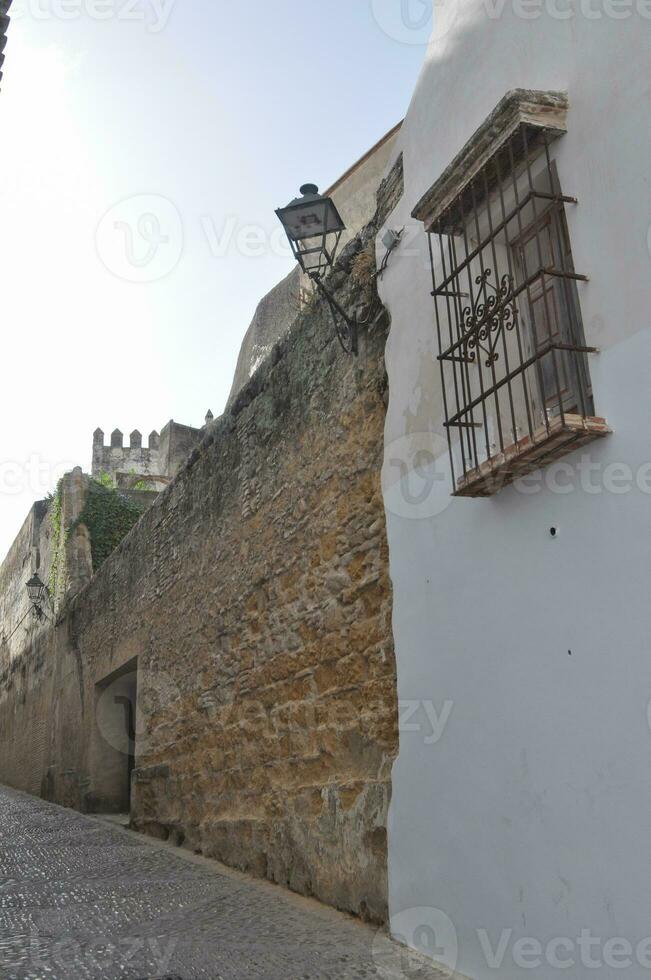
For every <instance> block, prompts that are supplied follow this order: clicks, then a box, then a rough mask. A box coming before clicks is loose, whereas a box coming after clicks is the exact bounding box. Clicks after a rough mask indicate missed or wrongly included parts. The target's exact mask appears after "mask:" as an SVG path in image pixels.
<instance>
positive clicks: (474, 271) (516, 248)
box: [414, 91, 610, 496]
mask: <svg viewBox="0 0 651 980" xmlns="http://www.w3.org/2000/svg"><path fill="white" fill-rule="evenodd" d="M566 108H567V104H566V101H564V99H563V97H562V96H558V95H553V94H548V93H531V92H526V93H523V92H519V91H518V92H515V93H511V95H509V96H507V98H506V99H505V100H503V102H502V103H500V106H498V108H497V110H496V111H495V113H493V115H492V116H491V117H490V119H489V120H488V121H487V123H486V124H485V126H484V127H482V128H481V129H480V130H479V131H478V133H476V134H475V136H474V137H473V139H472V140H471V141H470V143H469V144H468V146H467V147H466V148H465V149H464V151H462V153H461V154H459V156H458V157H457V159H456V160H455V161H454V163H453V164H452V165H451V167H450V168H448V170H447V171H446V172H445V173H444V174H443V176H442V178H441V179H440V181H438V182H437V184H436V185H434V188H432V190H431V191H430V192H428V194H427V195H426V196H425V198H424V199H423V201H422V202H421V203H420V204H419V205H418V207H417V208H416V210H415V211H414V216H416V217H419V218H421V219H422V220H425V224H426V229H427V231H428V233H429V242H430V256H431V262H432V276H433V293H432V295H433V297H434V305H435V323H436V332H437V337H438V343H439V362H440V365H441V381H442V387H443V402H444V412H445V426H446V429H447V433H448V442H449V447H450V460H451V464H452V470H453V481H454V486H453V492H454V493H455V494H457V495H460V496H488V495H491V494H493V493H496V492H497V491H498V490H500V489H501V488H502V487H503V486H505V485H506V484H508V483H510V482H512V481H513V480H514V479H516V478H517V477H518V476H521V475H524V474H525V473H528V472H531V471H532V470H534V469H537V468H538V467H539V466H541V465H543V464H544V463H545V462H549V461H551V460H552V459H557V458H558V457H559V456H561V455H564V454H565V453H567V452H570V451H571V450H572V449H575V448H577V446H579V445H582V444H584V443H586V442H588V441H590V440H591V439H593V438H598V437H601V436H604V435H606V434H607V433H608V432H609V431H610V430H609V429H608V426H607V425H606V423H605V421H604V419H602V418H599V417H596V416H595V414H594V405H593V398H592V389H591V385H590V374H589V368H588V357H589V355H590V354H593V353H595V352H596V351H595V349H594V348H591V347H588V346H587V345H586V341H585V339H584V333H583V323H582V320H581V309H580V302H579V287H580V285H581V283H583V282H587V277H586V276H585V275H582V274H580V273H578V272H576V270H575V268H574V262H573V259H572V251H571V246H570V240H569V234H568V227H567V221H566V208H568V207H575V206H576V204H577V201H576V199H575V198H573V197H569V196H567V195H566V194H564V193H563V191H562V190H561V187H560V183H559V180H558V175H557V170H556V166H555V163H554V159H553V153H552V146H553V143H554V140H556V139H557V137H558V136H560V135H561V134H562V133H563V132H564V128H565V113H566Z"/></svg>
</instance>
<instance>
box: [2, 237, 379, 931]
mask: <svg viewBox="0 0 651 980" xmlns="http://www.w3.org/2000/svg"><path fill="white" fill-rule="evenodd" d="M373 235H374V229H373V228H371V229H370V230H369V231H368V233H367V235H366V236H365V237H364V238H363V239H361V240H360V241H358V242H356V243H355V244H354V245H353V246H351V247H349V249H348V250H347V254H346V255H344V256H343V257H342V264H341V266H340V267H339V269H338V270H337V271H336V272H335V273H333V275H332V277H331V284H332V286H333V288H335V289H337V290H338V295H339V299H340V301H341V302H342V304H344V305H345V306H346V307H347V308H352V307H353V306H355V305H359V306H360V307H364V308H365V310H366V318H367V320H368V323H367V324H366V325H365V326H364V327H363V329H362V336H361V345H360V346H361V351H360V356H359V358H357V359H354V358H351V357H349V356H347V355H345V354H344V353H343V352H342V351H341V349H340V348H339V346H338V342H337V340H336V338H335V337H334V333H333V327H332V323H331V320H330V317H329V313H328V312H327V310H326V309H325V308H324V306H323V304H322V303H320V302H318V301H314V303H313V304H312V306H311V308H310V309H309V310H308V311H306V313H305V314H304V315H303V316H302V317H301V318H300V320H299V321H297V323H296V324H295V326H294V328H293V329H292V331H291V332H290V334H289V335H288V336H287V337H285V338H284V339H283V341H282V342H281V343H280V344H278V345H277V346H276V348H275V349H274V352H273V355H272V356H271V357H270V358H269V359H268V361H267V362H266V363H265V364H264V365H263V366H262V368H261V369H260V370H259V371H258V372H257V373H256V375H255V377H254V378H253V379H252V381H251V382H250V383H249V385H248V386H247V387H246V388H245V389H244V390H243V391H242V392H241V393H240V395H239V397H238V399H237V400H236V402H235V404H234V405H233V408H232V410H231V412H229V413H228V414H227V415H225V416H223V417H222V419H220V420H219V421H218V422H215V423H212V425H210V426H209V427H208V430H207V433H206V435H205V437H204V440H203V442H202V444H201V446H200V447H199V448H198V449H197V450H195V452H194V453H193V454H192V456H191V457H190V459H189V461H188V462H187V464H186V466H185V468H184V469H183V470H182V471H181V473H180V474H179V475H178V477H177V479H176V480H175V481H174V482H173V483H172V485H171V486H170V487H169V488H168V489H167V490H166V491H165V492H164V493H162V494H161V495H160V496H159V497H158V499H157V500H156V502H155V504H154V505H153V506H152V507H151V509H150V510H148V511H147V513H146V514H145V515H144V516H143V518H142V519H141V520H140V522H139V523H138V524H137V525H136V527H135V528H134V529H133V530H132V532H131V533H130V534H129V535H128V536H127V538H125V540H124V541H123V542H122V544H121V546H120V547H119V548H118V549H117V550H116V551H115V552H114V553H113V555H112V556H111V557H110V558H109V559H108V561H107V562H106V563H105V564H104V566H103V567H102V568H101V570H100V571H99V573H98V574H97V575H96V576H95V578H94V579H93V581H92V582H91V583H90V585H89V586H88V587H87V588H86V589H85V590H84V591H83V592H81V593H80V594H79V595H78V596H77V597H76V598H75V599H74V600H72V602H71V603H70V604H69V607H68V609H67V612H66V613H65V614H64V615H63V616H62V617H61V618H60V619H59V622H58V624H57V627H56V629H55V630H51V631H50V632H49V634H48V637H46V638H45V639H43V638H41V640H40V641H39V642H37V643H34V645H33V646H32V647H31V648H27V649H26V650H25V651H24V653H23V655H22V657H21V658H19V660H18V661H16V662H14V664H13V665H12V670H11V671H9V672H7V673H6V674H5V676H4V678H0V746H1V748H2V751H1V753H0V780H2V781H5V782H8V783H10V784H12V785H15V786H18V787H21V788H25V789H28V790H31V791H32V792H34V791H39V790H40V791H41V792H42V793H43V795H45V796H47V797H48V798H50V799H54V800H56V801H58V802H62V803H64V804H66V805H70V806H75V807H78V808H80V809H92V810H101V809H111V808H117V807H118V806H119V804H120V798H119V792H121V790H118V788H116V789H115V790H114V791H113V790H112V789H111V784H110V781H109V780H108V777H107V773H108V772H109V770H110V772H112V771H113V768H112V767H114V765H115V761H116V759H115V753H113V755H112V756H111V759H110V763H109V761H107V760H108V755H107V749H106V743H107V741H110V738H109V737H108V734H107V731H106V729H105V728H104V729H103V728H102V725H101V724H100V723H99V722H98V718H99V706H100V702H101V703H108V702H110V701H111V697H112V694H113V692H114V691H117V690H120V691H122V690H123V689H124V685H125V672H128V671H134V670H136V672H137V681H138V712H137V725H136V728H137V736H136V750H135V752H136V771H135V774H134V779H133V787H134V798H133V800H132V819H133V822H134V824H135V826H136V827H137V828H139V829H141V830H142V831H145V832H149V833H153V834H158V835H160V836H164V837H167V836H169V835H171V836H172V838H173V839H174V840H176V841H177V842H179V843H181V842H184V843H185V845H186V846H189V847H191V848H193V849H195V850H198V851H202V852H203V853H204V854H206V855H209V856H214V857H217V858H219V859H221V860H222V861H225V862H227V863H229V864H231V865H236V866H238V867H241V868H244V869H248V870H250V871H253V872H255V873H257V874H260V875H264V876H267V877H268V878H270V879H272V880H274V881H277V882H279V883H282V884H285V885H288V886H289V887H291V888H293V889H296V890H298V891H300V892H303V893H306V894H313V895H315V896H317V897H318V898H320V899H322V900H323V901H326V902H329V903H331V904H333V905H336V906H338V907H340V908H342V909H347V910H350V911H352V912H355V913H358V914H360V915H363V916H365V917H368V918H371V919H374V920H378V921H379V920H383V919H384V917H385V914H386V892H387V885H386V816H387V808H388V802H389V793H390V773H391V766H392V762H393V759H394V757H395V755H396V752H397V705H396V694H395V667H394V655H393V644H392V631H391V623H390V616H391V591H390V583H389V577H388V561H387V542H386V535H385V524H384V511H383V505H382V499H381V491H380V463H381V457H382V442H383V427H384V415H385V403H384V402H385V373H384V345H385V340H386V330H387V323H386V320H385V318H384V316H383V313H382V311H381V309H380V310H379V311H378V308H377V307H376V306H375V305H374V301H373V295H372V293H373V292H374V291H372V290H371V289H370V288H369V274H370V271H371V269H370V264H372V263H373V258H372V256H373ZM367 246H368V247H367ZM362 247H364V251H361V252H360V249H361V248H362ZM136 665H137V668H136ZM112 683H115V684H116V685H121V686H119V687H115V688H113V689H112V687H111V685H112ZM106 692H108V695H107V693H106Z"/></svg>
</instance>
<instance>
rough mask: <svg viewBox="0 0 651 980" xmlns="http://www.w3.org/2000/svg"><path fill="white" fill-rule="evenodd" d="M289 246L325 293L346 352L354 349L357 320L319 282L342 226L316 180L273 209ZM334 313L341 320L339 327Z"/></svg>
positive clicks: (355, 347)
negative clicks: (288, 201) (291, 199)
mask: <svg viewBox="0 0 651 980" xmlns="http://www.w3.org/2000/svg"><path fill="white" fill-rule="evenodd" d="M276 214H277V215H278V218H279V219H280V222H281V224H282V226H283V228H284V229H285V232H286V234H287V238H288V239H289V243H290V245H291V247H292V252H293V253H294V258H295V259H296V261H297V262H298V264H299V265H300V267H301V269H302V270H303V272H305V273H306V275H308V276H309V277H310V279H312V280H313V282H315V283H316V286H317V288H318V289H319V291H320V292H321V293H322V294H323V295H324V296H325V298H326V300H327V302H328V305H329V306H330V312H331V313H332V318H333V320H334V323H335V329H336V331H337V337H338V338H339V342H340V344H341V346H342V347H343V349H344V350H345V351H346V353H347V354H356V353H357V320H356V318H355V317H352V318H351V317H349V316H348V314H347V313H346V312H345V310H343V309H342V308H341V306H340V305H339V303H337V301H336V299H335V298H334V296H333V295H332V294H331V293H330V292H329V290H328V289H326V287H325V286H324V284H323V278H322V277H323V276H324V274H325V273H326V272H327V271H328V269H330V268H332V266H333V265H334V261H335V256H336V254H337V249H338V248H339V242H340V241H341V235H342V233H343V232H344V231H345V230H346V226H345V224H344V222H343V220H342V218H341V215H340V214H339V212H338V210H337V207H336V205H335V203H334V201H333V200H332V198H330V197H323V196H322V195H321V194H319V188H318V187H317V186H316V184H304V185H303V186H302V187H301V197H297V198H295V199H294V200H293V201H291V202H290V203H289V204H288V205H287V207H285V208H279V209H278V210H277V211H276ZM337 315H338V316H339V318H340V319H341V320H343V323H344V326H343V327H342V326H341V324H340V322H339V320H338V319H337Z"/></svg>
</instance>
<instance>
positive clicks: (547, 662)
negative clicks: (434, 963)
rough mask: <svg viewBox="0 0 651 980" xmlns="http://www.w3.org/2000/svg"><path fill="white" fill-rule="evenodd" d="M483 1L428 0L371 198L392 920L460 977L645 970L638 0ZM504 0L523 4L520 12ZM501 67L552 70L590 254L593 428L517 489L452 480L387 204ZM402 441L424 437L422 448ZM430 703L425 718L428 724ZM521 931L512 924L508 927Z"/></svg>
mask: <svg viewBox="0 0 651 980" xmlns="http://www.w3.org/2000/svg"><path fill="white" fill-rule="evenodd" d="M500 7H501V5H500V3H497V0H457V2H455V0H448V2H447V3H445V5H444V6H443V7H441V6H440V4H436V5H435V14H436V15H437V16H438V17H439V20H438V21H437V29H436V30H435V36H434V41H433V43H432V45H431V46H430V49H429V51H428V58H427V62H426V65H425V67H424V70H423V74H422V76H421V79H420V82H419V84H418V87H417V90H416V92H415V95H414V100H413V103H412V106H411V108H410V111H409V113H408V116H407V119H406V122H405V124H404V126H403V129H402V132H401V134H400V136H399V138H398V143H397V146H396V153H398V152H400V150H403V151H404V163H405V187H406V191H405V196H404V198H403V200H402V202H401V204H400V205H399V207H398V208H397V210H396V211H395V212H394V214H393V215H392V216H391V218H390V219H389V221H388V222H387V224H388V225H389V226H391V227H401V226H402V225H404V224H407V225H408V234H407V236H406V240H405V242H404V244H403V245H402V246H401V248H400V249H399V250H398V251H397V252H396V253H395V254H394V255H393V256H392V259H391V262H390V264H389V268H388V270H387V272H386V274H385V276H384V278H383V279H382V281H381V284H380V285H381V292H382V296H383V299H384V301H385V303H386V304H387V306H388V307H389V309H390V312H391V316H392V329H391V336H390V339H389V344H388V349H387V364H388V372H389V379H390V392H391V399H390V406H389V413H388V419H387V427H386V462H385V500H386V507H387V517H388V526H389V539H390V557H391V573H392V577H393V583H394V589H395V610H394V630H395V638H396V650H397V664H398V684H399V695H400V699H401V701H402V702H403V724H402V726H401V727H402V730H401V736H400V737H401V748H400V756H399V759H398V761H397V763H396V765H395V769H394V787H393V802H392V807H391V814H390V828H389V852H390V853H389V861H390V868H389V874H390V902H391V913H392V924H393V929H394V932H396V933H398V934H400V935H401V936H402V937H403V938H404V939H406V941H407V942H408V943H410V944H411V945H414V946H420V947H422V948H424V949H428V948H430V947H432V945H433V944H432V941H431V935H430V941H427V939H426V937H427V935H428V933H427V928H425V929H418V926H419V925H420V926H425V927H427V926H428V924H431V925H432V928H434V926H436V925H438V926H441V923H442V922H443V923H444V924H447V932H446V929H445V928H443V929H442V930H441V929H440V928H439V929H438V931H437V935H436V942H435V943H434V946H435V947H436V948H430V952H431V953H432V954H433V955H435V956H436V957H437V958H438V959H439V960H441V961H443V962H450V963H454V964H455V965H456V967H457V969H458V970H459V971H460V972H461V973H462V974H464V975H467V976H468V977H471V978H473V980H484V978H488V977H496V976H499V977H508V978H520V977H533V978H541V980H542V978H544V980H549V978H553V977H555V976H557V975H563V974H565V975H567V976H571V977H573V978H576V980H587V978H588V977H594V976H595V975H596V976H604V977H609V978H611V977H613V976H618V975H622V976H624V977H631V978H632V977H635V978H638V977H645V976H648V975H651V942H649V943H648V944H647V945H641V946H640V945H639V944H640V943H641V942H642V941H643V940H645V939H647V937H650V936H651V916H649V907H650V902H651V874H650V869H651V832H650V831H651V730H650V725H649V717H648V710H647V709H648V703H649V700H650V699H651V493H650V491H651V479H650V476H651V465H650V463H651V313H650V311H651V256H650V251H649V244H648V236H649V227H650V225H651V180H650V161H651V5H650V4H646V5H645V4H644V3H642V2H640V3H639V4H638V3H635V2H634V0H632V2H631V3H630V4H628V5H627V4H626V2H621V0H620V2H619V4H618V3H609V2H607V0H591V3H590V4H588V3H579V0H576V2H575V3H569V0H565V2H562V0H556V2H555V3H552V2H551V0H549V2H546V0H542V2H541V3H540V4H539V5H538V6H536V4H535V3H529V4H515V5H514V4H513V3H512V2H506V3H505V4H504V5H503V7H502V8H501V14H500V15H499V16H496V17H492V16H489V13H488V12H487V11H495V10H499V9H500ZM523 9H526V10H528V11H529V12H531V13H533V12H535V11H536V10H539V12H540V14H541V15H540V16H539V17H538V18H537V19H524V18H523V17H522V16H519V14H521V13H522V10H523ZM568 10H570V11H573V12H574V14H573V16H572V17H571V18H568V19H559V17H557V16H553V13H554V11H556V12H560V13H564V12H567V11H568ZM627 11H628V14H629V16H627V17H622V19H615V18H614V17H613V16H612V13H613V12H615V13H618V14H619V15H622V14H625V13H626V12H627ZM599 12H601V15H602V16H601V17H600V19H598V18H596V17H593V18H589V17H588V16H587V13H592V14H595V13H599ZM446 25H448V26H449V30H447V31H446ZM513 88H536V89H553V90H563V91H567V92H568V94H569V98H570V106H571V108H570V113H569V132H568V135H567V136H565V137H563V138H562V140H561V141H560V142H559V143H557V144H556V147H555V155H556V159H557V163H558V169H559V176H560V181H561V186H562V188H563V191H564V193H566V194H571V195H576V196H577V197H578V198H579V204H578V206H577V207H573V208H570V209H568V212H567V214H568V222H569V228H570V235H571V239H572V246H573V254H574V261H575V266H576V268H577V270H578V271H580V272H582V273H586V274H587V275H589V276H590V277H591V279H590V283H588V284H581V285H580V287H579V294H580V301H581V308H582V313H583V320H584V326H585V332H586V341H587V343H588V344H589V345H594V346H598V347H600V348H601V349H602V353H600V354H599V355H596V356H595V357H592V358H591V360H590V368H591V375H592V381H593V387H594V394H595V408H596V414H598V415H605V416H606V418H607V419H608V421H609V422H610V424H611V426H612V427H613V429H614V434H613V435H612V436H610V437H608V438H607V439H606V440H604V441H602V442H599V443H594V444H592V445H591V446H589V447H587V448H586V449H584V450H580V451H578V452H576V453H574V454H573V455H571V456H569V457H567V459H566V460H564V461H562V462H560V463H557V464H555V465H553V466H551V467H549V468H548V469H547V470H545V471H544V472H543V473H542V474H540V476H539V477H538V478H533V479H532V480H530V481H528V486H529V488H530V489H531V488H534V489H536V488H537V492H528V493H525V492H524V491H523V488H521V487H520V488H516V487H511V488H508V489H506V490H503V491H502V492H501V493H500V494H498V495H497V496H495V497H493V498H490V499H486V500H467V499H459V498H454V499H453V498H451V497H450V496H449V491H450V484H449V474H448V472H447V462H446V447H445V446H444V444H443V441H442V438H444V429H443V426H442V422H443V417H442V408H441V390H440V375H439V367H438V363H437V361H436V355H437V353H438V350H437V347H436V338H435V324H434V306H433V300H432V298H431V296H430V295H429V294H430V290H431V278H430V270H429V259H428V257H427V244H426V238H425V236H424V234H423V231H422V226H419V225H418V224H417V223H416V222H414V221H413V220H412V219H411V218H410V217H409V215H410V213H411V210H412V208H413V207H414V205H415V204H416V202H417V201H418V200H419V198H420V197H421V196H422V194H423V193H424V192H425V191H426V190H427V189H428V188H429V187H430V186H431V184H432V183H433V182H434V181H435V180H436V179H437V177H438V176H439V175H440V173H441V172H442V170H443V169H444V168H445V167H446V166H447V165H448V163H449V162H450V161H451V160H452V159H453V157H454V156H455V155H456V153H457V152H458V151H459V150H460V149H461V148H462V146H463V145H464V143H465V142H466V140H468V138H469V137H470V136H471V135H472V134H473V132H474V131H475V129H476V128H477V127H478V126H479V125H480V124H481V123H482V122H483V120H484V119H485V118H486V116H487V115H488V114H489V113H490V112H491V110H492V109H493V108H494V107H495V106H496V105H497V103H498V102H499V101H500V99H501V98H502V97H503V96H504V95H505V94H506V92H507V91H509V90H510V89H513ZM378 254H379V255H380V256H381V255H382V254H383V250H382V248H381V246H379V248H378ZM419 449H427V450H428V451H429V450H432V451H433V453H434V455H435V456H439V455H440V458H439V459H438V461H437V464H436V466H435V467H431V468H430V469H427V467H424V466H423V459H424V457H422V456H421V457H418V455H417V453H418V450H419ZM568 464H569V466H568ZM401 467H402V474H403V481H402V483H401V482H400V481H399V480H398V479H397V478H398V476H399V474H400V472H401ZM405 474H408V475H406V476H405ZM428 481H431V491H430V490H429V487H430V482H428ZM568 487H569V490H568ZM419 491H422V493H421V494H420V499H419V496H418V495H419ZM552 527H555V528H557V529H558V532H559V533H558V534H557V536H556V537H555V538H553V537H552V536H551V534H550V528H552ZM570 651H571V655H570ZM418 706H419V707H418ZM444 706H445V707H444ZM416 707H418V711H417V712H416V713H415V714H414V715H413V717H408V716H409V714H410V713H411V712H413V711H415V709H416ZM441 711H444V712H445V713H444V715H443V716H442V717H441ZM448 715H449V717H448ZM437 716H439V717H441V721H444V720H445V719H446V717H447V722H446V724H445V725H442V724H441V726H440V727H441V728H442V729H443V730H442V733H441V731H435V728H436V726H433V725H432V723H431V719H432V718H433V717H434V718H436V717H437ZM414 722H416V725H414ZM414 728H417V729H418V730H413V729H414ZM438 735H440V738H437V736H438ZM427 909H430V910H432V909H433V910H440V912H442V913H444V917H443V916H441V915H440V914H439V912H427V911H423V910H427ZM409 910H412V911H411V912H410V911H409ZM414 910H415V911H414ZM445 917H447V918H445ZM448 920H450V922H451V924H452V925H449V923H448ZM452 927H454V929H453V930H452ZM481 930H485V934H484V933H481V932H480V931H481ZM586 930H589V931H590V932H589V933H588V934H586ZM455 935H456V938H457V940H458V955H455V949H454V941H453V940H454V936H455ZM582 936H583V939H581V937H582ZM424 937H425V938H424ZM482 937H483V940H484V947H486V944H487V943H488V942H489V943H490V945H491V946H492V948H493V950H494V949H495V948H496V947H497V946H498V944H499V942H500V940H502V943H503V944H504V948H503V957H502V959H501V962H500V963H499V965H498V966H495V964H493V966H491V964H490V957H489V956H488V955H487V953H486V949H482ZM505 937H506V939H505ZM523 939H531V940H532V941H533V942H532V943H531V944H526V943H525V944H524V945H522V944H521V945H520V946H517V945H516V944H517V942H518V941H520V940H523ZM591 939H598V940H599V942H598V943H596V942H595V943H592V944H591ZM619 939H621V940H622V943H621V944H620V943H618V942H617V940H619ZM550 943H551V945H549V944H550ZM536 944H540V947H541V953H540V955H538V952H537V950H538V947H537V945H536ZM627 944H630V947H631V951H630V955H629V951H628V946H627ZM497 959H498V960H499V956H498V957H497ZM570 964H571V965H570ZM590 964H591V965H590ZM629 964H630V965H629ZM563 965H564V967H563V968H561V967H562V966H563Z"/></svg>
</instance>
